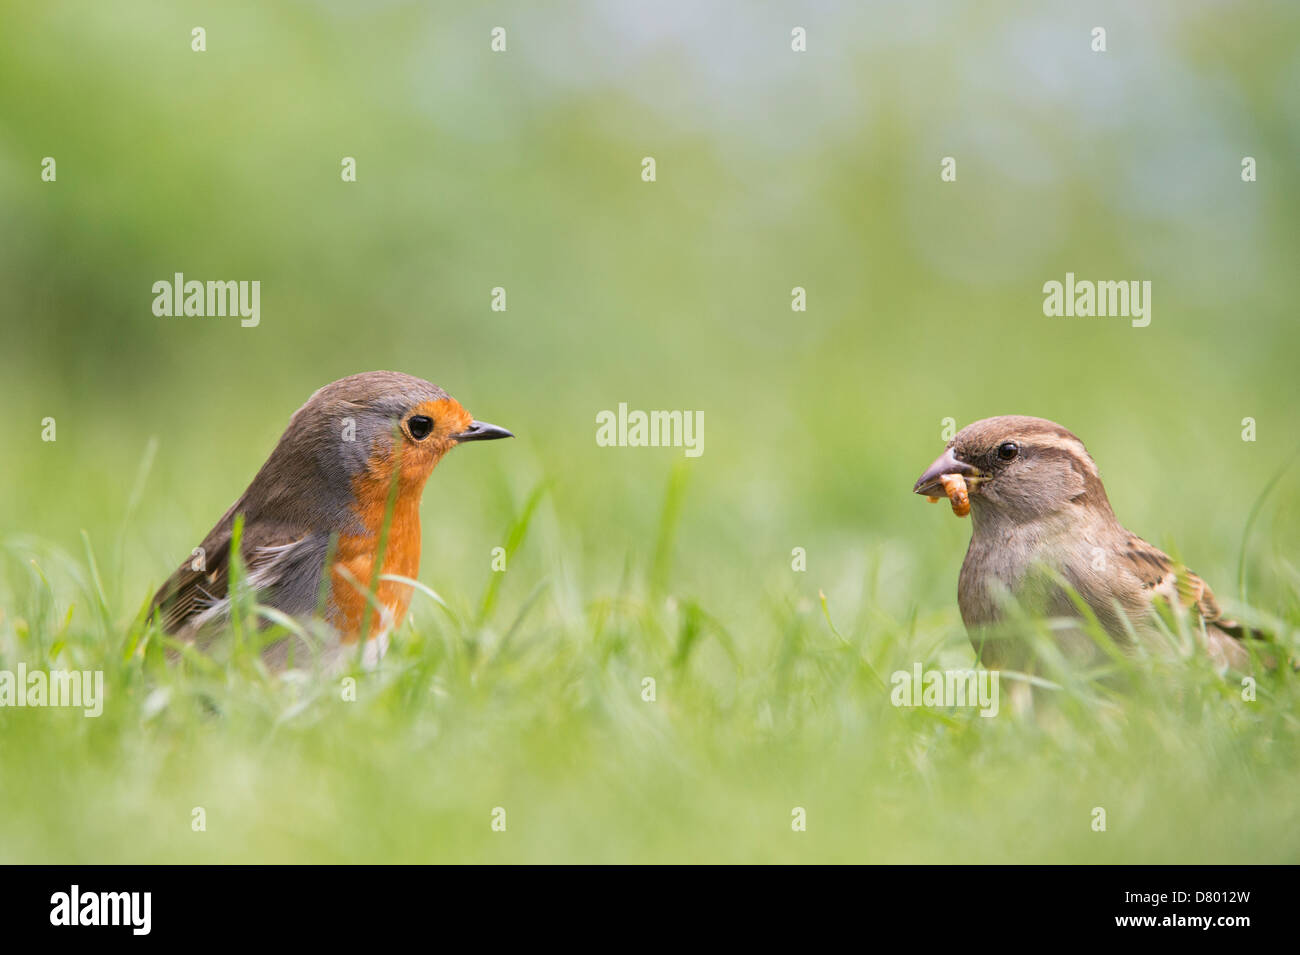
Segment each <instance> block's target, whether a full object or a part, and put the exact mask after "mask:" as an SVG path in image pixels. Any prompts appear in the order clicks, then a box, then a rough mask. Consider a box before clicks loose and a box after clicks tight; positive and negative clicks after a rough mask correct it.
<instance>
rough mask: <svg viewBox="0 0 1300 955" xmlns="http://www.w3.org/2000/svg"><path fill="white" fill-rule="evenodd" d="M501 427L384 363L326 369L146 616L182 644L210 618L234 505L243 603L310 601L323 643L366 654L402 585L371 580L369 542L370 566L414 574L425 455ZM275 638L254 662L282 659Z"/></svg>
mask: <svg viewBox="0 0 1300 955" xmlns="http://www.w3.org/2000/svg"><path fill="white" fill-rule="evenodd" d="M511 437H514V435H512V434H511V433H510V432H509V431H507V430H505V429H504V428H498V427H497V426H496V425H493V424H487V423H485V422H482V421H475V420H474V419H473V417H472V416H471V415H470V413H469V412H468V411H466V410H465V409H464V408H463V407H461V405H460V403H459V402H458V401H456V399H455V398H452V397H451V396H450V395H448V394H447V393H446V392H445V391H443V390H442V389H441V388H439V387H438V386H437V385H434V384H430V383H429V382H427V381H424V380H423V379H420V378H415V377H413V376H411V375H404V374H401V373H399V372H393V371H372V372H367V373H365V374H360V375H351V376H349V377H347V378H340V379H339V380H338V381H335V382H332V383H330V384H328V385H326V386H325V387H324V388H321V389H320V390H319V391H317V392H316V393H315V394H314V395H312V396H311V398H309V399H308V400H307V403H306V404H304V405H303V406H302V407H301V408H299V409H298V410H297V411H296V412H295V413H294V415H293V417H292V418H291V419H289V427H288V428H286V429H285V432H284V434H283V435H281V436H280V441H279V443H278V444H277V445H276V446H275V450H274V451H272V452H271V456H270V457H269V458H267V460H266V463H265V464H263V465H262V467H261V470H259V471H258V472H257V475H256V476H255V477H254V478H253V483H252V484H250V485H249V486H248V489H247V490H246V491H244V493H243V494H242V495H240V497H239V500H237V501H235V503H234V504H232V505H231V506H230V509H229V510H227V511H226V513H225V514H224V515H222V518H221V520H219V521H217V525H216V527H214V528H212V530H211V531H209V532H208V535H207V537H205V538H204V539H203V543H202V544H201V545H200V546H199V547H198V548H197V549H196V550H195V551H194V554H193V556H192V557H191V558H189V559H187V560H186V562H185V563H184V564H182V565H181V567H180V568H179V569H178V570H177V571H176V572H175V573H174V574H172V576H171V577H170V578H169V579H168V580H167V582H166V583H165V584H163V585H162V587H161V588H160V589H159V590H158V593H157V594H155V595H154V598H153V602H152V603H151V604H150V608H149V614H150V616H151V617H152V616H154V615H155V614H157V619H158V621H159V622H160V624H161V626H162V628H163V630H164V631H165V632H167V633H170V634H174V635H175V636H177V637H178V638H180V639H182V640H184V641H187V642H190V643H199V644H200V645H204V644H206V643H207V642H208V640H210V639H211V637H213V636H215V635H216V634H217V633H218V632H219V631H220V630H221V629H222V624H223V623H225V622H226V621H227V620H228V619H229V615H230V603H231V601H230V594H229V592H228V583H229V580H228V573H229V564H230V550H231V546H230V545H231V541H232V537H233V534H234V529H235V522H236V518H237V517H238V516H239V515H242V516H243V530H242V534H241V538H240V546H239V553H240V556H241V558H242V561H243V564H244V568H245V570H244V574H245V579H246V580H247V583H248V586H249V587H250V589H251V590H252V591H253V593H254V595H255V598H256V600H257V602H258V603H259V604H262V605H264V606H268V607H273V608H275V609H276V610H278V611H280V612H281V613H283V614H287V615H289V616H291V617H302V616H308V615H311V614H312V613H314V612H315V611H317V610H318V609H319V610H320V611H321V614H322V616H323V618H324V619H325V621H326V622H327V623H328V624H329V625H330V626H331V627H332V628H333V629H334V631H336V632H337V634H338V636H339V642H338V645H337V646H336V647H335V648H334V649H335V650H336V651H337V650H341V649H343V648H344V647H346V646H347V645H349V644H351V645H353V646H355V645H356V643H357V642H358V641H359V640H361V639H363V636H364V639H365V640H366V641H367V642H366V645H365V647H364V649H363V659H364V660H365V661H367V662H370V663H374V662H377V661H378V659H379V657H381V656H382V655H383V653H384V652H385V651H386V650H387V648H388V634H389V633H390V632H391V631H392V630H393V629H395V628H396V627H397V626H398V625H399V624H400V623H401V621H402V618H403V617H404V616H405V614H406V610H407V607H408V606H409V605H410V602H411V589H412V588H411V586H410V585H409V584H405V583H402V582H400V581H395V580H380V579H379V575H378V574H376V573H375V564H376V563H377V562H378V559H379V554H380V551H381V549H382V553H383V557H382V569H381V571H380V573H381V574H383V575H393V576H399V577H405V578H414V577H415V576H416V574H418V573H419V569H420V496H421V493H422V492H423V490H424V482H425V481H426V480H427V479H428V477H429V474H430V473H431V472H432V471H433V468H434V466H435V465H436V464H437V463H438V461H439V460H440V459H441V458H442V456H443V455H444V454H446V453H447V452H448V451H450V450H451V449H452V448H453V447H455V446H456V445H458V444H464V443H466V442H468V441H492V440H495V439H497V438H511ZM385 524H387V527H385ZM327 564H328V568H327ZM376 580H377V581H378V586H377V587H376V588H375V589H374V591H373V599H372V596H371V593H372V591H371V587H372V584H373V583H374V581H376ZM363 630H364V631H365V633H364V635H363ZM288 644H289V641H288V640H281V641H278V642H277V643H276V644H274V645H272V646H271V647H268V648H267V651H266V659H267V662H268V663H269V664H271V665H273V666H274V665H283V664H284V662H285V658H286V657H287V653H288Z"/></svg>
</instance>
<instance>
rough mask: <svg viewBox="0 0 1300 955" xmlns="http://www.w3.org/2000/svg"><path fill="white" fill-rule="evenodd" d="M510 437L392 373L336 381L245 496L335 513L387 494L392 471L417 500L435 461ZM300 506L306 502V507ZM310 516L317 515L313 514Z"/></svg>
mask: <svg viewBox="0 0 1300 955" xmlns="http://www.w3.org/2000/svg"><path fill="white" fill-rule="evenodd" d="M509 437H513V435H512V434H511V433H510V432H509V431H507V430H505V429H504V428H499V427H497V426H496V425H493V424H487V423H486V422H483V421H475V420H474V418H473V416H472V415H471V414H470V413H469V412H468V411H466V410H465V409H464V408H463V407H461V404H460V402H458V401H457V400H456V399H455V398H453V397H451V396H450V395H448V394H447V393H446V392H445V391H443V390H442V389H441V388H439V387H438V386H437V385H435V384H432V383H430V382H427V381H425V380H424V379H422V378H416V377H414V376H412V375H404V374H402V373H400V372H395V371H371V372H365V373H364V374H360V375H350V376H349V377H347V378H340V379H339V380H338V381H334V382H331V383H330V384H328V385H326V386H325V387H323V388H321V389H320V390H319V391H317V392H316V393H315V394H314V395H312V396H311V398H309V399H308V400H307V403H306V404H304V405H303V406H302V407H301V408H299V409H298V410H297V411H296V412H295V413H294V415H293V418H292V419H290V421H289V426H288V428H286V429H285V432H284V435H283V436H282V437H281V438H280V443H279V444H278V445H277V446H276V449H275V451H274V452H272V454H271V457H270V458H269V459H268V460H267V462H266V464H265V465H264V466H263V468H262V471H261V472H260V473H259V474H258V476H257V478H256V479H255V480H254V485H253V487H251V488H250V489H249V492H250V495H252V496H253V498H254V500H255V501H257V500H259V499H261V498H263V497H266V498H273V499H275V501H276V502H277V505H278V506H281V507H283V506H286V502H287V501H293V502H294V503H295V504H296V505H297V506H299V507H301V506H304V505H306V506H311V505H308V504H307V502H311V504H315V505H319V506H320V507H321V508H322V509H326V510H331V511H333V510H337V509H338V508H339V507H341V506H343V505H351V504H352V503H353V501H354V498H356V497H359V496H360V495H361V493H362V492H361V489H360V487H361V485H362V484H364V485H366V487H367V488H369V491H367V493H379V494H386V491H377V490H376V489H380V488H387V486H388V483H387V482H388V481H389V479H391V477H392V475H393V469H394V468H395V467H397V468H400V469H401V475H400V479H399V484H400V487H401V489H402V492H403V493H406V492H408V491H412V492H415V493H416V494H418V493H419V491H420V490H421V489H422V488H423V487H424V482H425V479H426V478H428V476H429V473H430V472H431V471H432V470H433V468H434V465H436V464H437V463H438V461H439V459H441V458H442V456H443V455H444V454H446V453H447V452H448V451H449V450H451V449H452V448H454V447H455V446H456V445H458V444H464V443H466V442H468V441H488V440H492V439H494V438H509ZM304 499H306V501H304ZM313 509H315V508H314V507H313Z"/></svg>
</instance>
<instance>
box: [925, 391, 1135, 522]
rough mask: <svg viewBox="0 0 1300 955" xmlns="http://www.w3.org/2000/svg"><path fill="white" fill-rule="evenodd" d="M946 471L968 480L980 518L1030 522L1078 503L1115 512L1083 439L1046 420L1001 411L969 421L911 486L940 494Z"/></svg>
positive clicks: (933, 493) (977, 515) (970, 492)
mask: <svg viewBox="0 0 1300 955" xmlns="http://www.w3.org/2000/svg"><path fill="white" fill-rule="evenodd" d="M945 474H959V475H961V476H962V477H964V478H965V479H966V484H967V487H968V489H969V494H970V500H971V508H972V510H973V512H974V515H975V520H976V521H977V522H978V521H979V519H980V518H981V517H993V516H997V517H1000V518H1004V519H1009V520H1012V521H1017V522H1020V521H1030V520H1036V519H1039V518H1042V517H1047V516H1049V515H1052V514H1057V513H1060V512H1063V511H1067V510H1068V509H1070V508H1075V507H1099V508H1102V509H1103V510H1104V511H1105V512H1106V513H1109V512H1110V502H1109V501H1108V500H1107V499H1106V489H1105V488H1104V487H1102V483H1101V477H1100V476H1099V475H1098V473H1097V465H1096V464H1095V463H1093V460H1092V457H1091V456H1090V455H1089V454H1088V451H1087V449H1086V448H1085V447H1084V446H1083V442H1082V441H1080V440H1079V439H1078V438H1077V437H1075V436H1074V435H1073V434H1072V433H1070V432H1069V431H1068V430H1066V429H1065V428H1063V427H1061V426H1060V425H1059V424H1057V423H1056V422H1054V421H1048V420H1047V419H1046V418H1030V417H1026V416H1024V415H1002V416H1001V417H997V418H985V419H983V420H982V421H976V422H975V423H974V424H970V425H967V426H966V427H965V428H963V429H962V430H961V431H959V432H957V435H956V437H954V438H953V439H952V440H951V441H949V442H948V446H947V448H946V449H945V450H944V452H943V454H941V455H940V456H939V458H938V459H937V460H936V461H935V462H934V463H933V464H932V465H930V467H929V468H927V469H926V472H925V473H924V474H922V475H921V477H920V479H919V480H918V481H917V482H916V486H915V487H914V488H913V489H912V490H913V491H914V492H916V493H917V494H926V495H930V496H941V495H942V494H943V493H944V490H943V482H942V476H943V475H945Z"/></svg>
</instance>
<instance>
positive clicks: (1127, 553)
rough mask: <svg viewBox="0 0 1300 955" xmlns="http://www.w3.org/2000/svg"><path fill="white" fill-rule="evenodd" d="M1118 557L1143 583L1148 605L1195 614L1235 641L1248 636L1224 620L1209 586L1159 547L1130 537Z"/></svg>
mask: <svg viewBox="0 0 1300 955" xmlns="http://www.w3.org/2000/svg"><path fill="white" fill-rule="evenodd" d="M1120 556H1121V558H1122V559H1123V560H1124V561H1125V562H1126V563H1127V565H1128V569H1129V570H1130V571H1131V572H1132V573H1133V574H1134V575H1135V576H1137V577H1138V579H1139V580H1141V581H1142V589H1143V590H1144V591H1145V593H1146V597H1147V599H1148V600H1149V601H1156V600H1163V601H1165V602H1166V603H1168V604H1169V606H1171V607H1185V608H1187V609H1189V610H1195V611H1196V613H1197V614H1198V615H1199V616H1200V618H1201V619H1202V620H1204V621H1205V622H1206V624H1213V625H1214V626H1215V627H1217V628H1218V629H1219V630H1222V631H1223V632H1224V633H1226V634H1228V635H1230V636H1232V637H1235V638H1236V639H1238V640H1241V639H1243V638H1244V637H1246V636H1247V635H1248V634H1247V632H1246V630H1245V628H1244V627H1243V626H1242V625H1241V624H1239V623H1237V622H1236V621H1235V620H1229V619H1226V618H1225V617H1224V616H1223V611H1222V610H1221V609H1220V608H1219V602H1218V601H1217V600H1215V599H1214V591H1212V590H1211V589H1210V585H1209V584H1207V583H1206V582H1205V581H1203V580H1202V579H1201V578H1200V577H1198V576H1197V575H1196V574H1194V573H1192V571H1190V570H1188V569H1187V568H1186V567H1182V566H1179V565H1178V564H1176V563H1175V562H1174V560H1173V559H1172V558H1171V557H1170V556H1169V555H1168V554H1166V553H1165V552H1164V551H1162V550H1160V549H1159V548H1158V547H1155V546H1153V545H1151V544H1148V543H1147V542H1146V541H1144V540H1143V539H1142V538H1140V537H1138V536H1136V535H1133V534H1130V535H1129V537H1128V540H1127V541H1126V542H1125V547H1124V550H1123V551H1121V554H1120Z"/></svg>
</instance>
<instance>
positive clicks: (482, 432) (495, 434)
mask: <svg viewBox="0 0 1300 955" xmlns="http://www.w3.org/2000/svg"><path fill="white" fill-rule="evenodd" d="M513 437H514V435H513V434H511V433H510V432H509V431H507V430H506V429H505V428H498V427H497V426H496V425H494V424H488V423H487V422H486V421H471V422H470V423H469V430H468V431H462V432H461V433H460V434H453V435H452V438H454V439H455V441H456V443H457V444H464V443H465V442H466V441H495V440H496V439H497V438H513Z"/></svg>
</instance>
